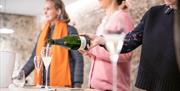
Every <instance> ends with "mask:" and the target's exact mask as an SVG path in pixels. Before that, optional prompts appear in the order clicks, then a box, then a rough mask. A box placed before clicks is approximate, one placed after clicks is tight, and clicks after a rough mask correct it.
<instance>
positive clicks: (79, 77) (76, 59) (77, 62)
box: [68, 25, 84, 85]
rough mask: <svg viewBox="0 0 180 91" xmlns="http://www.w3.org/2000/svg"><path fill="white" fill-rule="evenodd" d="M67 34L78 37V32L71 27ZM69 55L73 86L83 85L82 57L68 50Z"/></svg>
mask: <svg viewBox="0 0 180 91" xmlns="http://www.w3.org/2000/svg"><path fill="white" fill-rule="evenodd" d="M68 33H69V35H78V32H77V30H76V28H74V27H73V26H70V25H69V26H68ZM70 54H71V57H72V59H73V60H72V61H71V64H72V63H73V64H72V65H73V66H72V67H73V68H71V70H73V72H72V73H73V74H72V76H73V85H75V84H76V83H77V84H79V83H80V84H82V83H83V73H84V70H83V69H84V60H83V56H82V54H81V53H79V51H77V50H70Z"/></svg>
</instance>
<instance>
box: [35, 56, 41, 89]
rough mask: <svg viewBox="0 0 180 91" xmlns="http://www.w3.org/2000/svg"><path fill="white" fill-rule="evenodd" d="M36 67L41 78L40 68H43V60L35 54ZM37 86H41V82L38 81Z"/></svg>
mask: <svg viewBox="0 0 180 91" xmlns="http://www.w3.org/2000/svg"><path fill="white" fill-rule="evenodd" d="M34 67H35V69H36V71H37V76H38V79H40V70H41V67H42V60H41V58H40V57H39V56H35V57H34ZM36 87H40V84H39V83H36Z"/></svg>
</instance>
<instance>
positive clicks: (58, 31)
mask: <svg viewBox="0 0 180 91" xmlns="http://www.w3.org/2000/svg"><path fill="white" fill-rule="evenodd" d="M44 15H45V18H46V22H45V25H44V27H43V30H42V31H41V33H40V35H39V38H38V41H37V44H36V46H35V48H34V51H33V52H32V56H31V57H30V59H29V60H28V62H27V63H26V64H25V66H24V67H23V68H22V70H24V71H25V76H26V77H27V76H28V75H29V74H30V73H31V72H32V71H33V70H34V63H33V60H34V56H40V51H41V49H42V47H45V46H46V45H47V40H48V39H50V38H52V39H59V38H62V37H64V36H67V35H71V34H77V31H76V29H75V28H74V27H73V26H70V25H68V22H69V21H70V19H69V17H68V14H67V13H66V10H65V6H64V3H63V2H62V1H61V0H46V2H45V6H44ZM51 48H52V51H53V52H52V53H53V56H52V60H51V64H50V67H49V70H48V71H49V72H48V73H49V74H48V85H49V86H56V87H81V84H82V83H83V57H82V55H81V54H80V53H79V52H78V51H72V50H68V49H66V48H63V47H61V46H57V45H52V46H51ZM42 69H43V70H41V72H40V73H41V74H37V73H36V70H35V71H34V73H35V74H34V82H35V84H45V82H46V81H45V76H46V75H45V68H44V67H43V68H42ZM38 75H40V76H38Z"/></svg>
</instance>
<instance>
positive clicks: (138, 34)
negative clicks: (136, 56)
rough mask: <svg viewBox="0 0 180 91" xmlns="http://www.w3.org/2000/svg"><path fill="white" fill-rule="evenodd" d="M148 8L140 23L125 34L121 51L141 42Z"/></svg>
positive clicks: (134, 47) (125, 50)
mask: <svg viewBox="0 0 180 91" xmlns="http://www.w3.org/2000/svg"><path fill="white" fill-rule="evenodd" d="M150 10H151V9H150ZM150 10H148V11H147V12H146V13H145V15H144V16H143V18H142V19H141V21H140V23H139V24H138V25H137V26H136V27H135V28H134V30H133V31H132V32H129V33H128V34H127V35H126V37H125V40H124V45H123V48H122V50H121V53H127V52H130V51H132V50H134V49H136V48H137V47H138V46H139V45H141V44H142V40H143V32H144V27H145V21H146V18H147V17H148V15H149V12H150Z"/></svg>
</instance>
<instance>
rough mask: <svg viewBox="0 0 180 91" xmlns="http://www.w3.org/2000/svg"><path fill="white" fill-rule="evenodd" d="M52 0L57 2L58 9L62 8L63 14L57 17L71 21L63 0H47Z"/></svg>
mask: <svg viewBox="0 0 180 91" xmlns="http://www.w3.org/2000/svg"><path fill="white" fill-rule="evenodd" d="M46 1H51V2H53V3H54V4H55V8H56V10H59V9H60V10H61V14H60V15H59V16H58V17H57V18H58V19H59V20H62V21H64V22H66V23H68V22H70V18H69V15H68V14H67V12H66V9H65V5H64V3H63V1H62V0H46Z"/></svg>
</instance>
